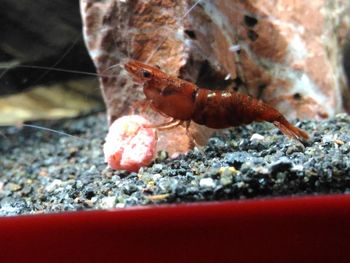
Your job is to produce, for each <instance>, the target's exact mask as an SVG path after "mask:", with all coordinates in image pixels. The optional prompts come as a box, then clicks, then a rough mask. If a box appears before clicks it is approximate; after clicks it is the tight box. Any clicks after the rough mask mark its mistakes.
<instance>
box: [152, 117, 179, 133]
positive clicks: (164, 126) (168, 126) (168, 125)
mask: <svg viewBox="0 0 350 263" xmlns="http://www.w3.org/2000/svg"><path fill="white" fill-rule="evenodd" d="M182 123H183V121H182V120H176V119H172V120H171V121H169V122H165V123H161V124H155V125H151V126H150V128H154V129H158V130H160V131H162V130H163V131H164V130H169V129H172V128H175V127H177V126H179V125H181V124H182Z"/></svg>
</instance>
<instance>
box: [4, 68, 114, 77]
mask: <svg viewBox="0 0 350 263" xmlns="http://www.w3.org/2000/svg"><path fill="white" fill-rule="evenodd" d="M16 67H17V68H32V69H44V70H51V71H59V72H67V73H73V74H80V75H88V76H94V77H109V76H108V75H101V74H97V73H93V72H86V71H80V70H70V69H61V68H51V67H44V66H30V65H14V66H12V68H16ZM0 69H5V70H4V71H3V72H2V73H1V75H0V78H1V77H3V76H4V75H5V73H6V72H7V71H8V70H10V69H11V67H10V68H9V67H7V66H6V67H5V66H1V65H0Z"/></svg>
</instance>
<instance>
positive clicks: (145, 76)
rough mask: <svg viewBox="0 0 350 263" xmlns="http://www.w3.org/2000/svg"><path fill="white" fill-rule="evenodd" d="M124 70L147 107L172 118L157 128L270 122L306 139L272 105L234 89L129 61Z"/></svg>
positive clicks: (290, 133) (292, 135) (226, 126)
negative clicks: (221, 88) (138, 86)
mask: <svg viewBox="0 0 350 263" xmlns="http://www.w3.org/2000/svg"><path fill="white" fill-rule="evenodd" d="M124 67H125V69H126V70H127V71H128V72H129V74H130V75H131V76H132V78H133V80H134V81H135V82H137V83H139V84H142V85H143V92H144V94H145V96H146V99H147V101H148V102H149V103H150V106H151V107H152V108H153V109H154V110H156V111H157V112H159V113H161V114H163V115H166V116H169V117H172V118H173V120H172V121H171V122H169V123H164V124H162V125H159V126H157V128H164V129H166V128H171V127H175V126H177V125H181V124H185V125H186V127H187V128H188V127H189V124H190V122H191V121H193V122H195V123H197V124H200V125H205V126H207V127H210V128H214V129H224V128H229V127H232V126H238V125H241V124H249V123H252V122H254V121H256V122H262V121H267V122H271V123H273V124H274V125H275V126H276V127H277V128H279V129H280V131H281V132H282V133H283V134H285V135H287V136H288V137H290V138H294V139H298V140H307V139H308V138H309V136H308V134H307V133H306V132H305V131H303V130H301V129H299V128H297V127H295V126H294V125H292V124H291V123H289V122H288V121H287V119H286V118H285V117H284V116H283V115H282V114H281V113H280V112H279V111H278V110H276V109H275V108H273V107H272V106H269V105H268V104H266V103H264V102H262V101H260V100H257V99H255V98H253V97H250V96H248V95H244V94H241V93H238V92H235V91H212V90H209V89H200V88H198V87H197V86H196V85H195V84H193V83H191V82H188V81H185V80H182V79H179V78H177V77H173V76H169V75H168V74H166V73H164V72H162V71H161V70H159V69H158V68H155V67H152V66H149V65H146V64H143V63H141V62H139V61H135V60H130V61H128V62H126V63H125V65H124Z"/></svg>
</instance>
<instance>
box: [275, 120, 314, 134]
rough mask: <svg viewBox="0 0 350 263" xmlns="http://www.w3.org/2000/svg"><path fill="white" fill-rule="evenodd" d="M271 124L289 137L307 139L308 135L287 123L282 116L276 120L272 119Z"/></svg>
mask: <svg viewBox="0 0 350 263" xmlns="http://www.w3.org/2000/svg"><path fill="white" fill-rule="evenodd" d="M273 124H274V125H275V126H276V127H277V128H278V129H279V130H280V131H281V132H282V133H283V134H285V135H286V136H288V137H289V138H293V139H297V140H308V139H309V135H308V134H307V133H306V132H305V131H303V130H301V129H299V128H297V127H295V126H294V125H292V124H291V123H289V122H288V121H287V120H286V119H285V118H284V117H282V118H279V120H278V121H274V122H273Z"/></svg>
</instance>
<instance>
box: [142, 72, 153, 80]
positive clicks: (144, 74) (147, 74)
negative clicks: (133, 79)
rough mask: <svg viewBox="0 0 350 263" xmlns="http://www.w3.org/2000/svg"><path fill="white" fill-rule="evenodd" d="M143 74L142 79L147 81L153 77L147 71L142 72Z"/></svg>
mask: <svg viewBox="0 0 350 263" xmlns="http://www.w3.org/2000/svg"><path fill="white" fill-rule="evenodd" d="M141 74H142V77H144V78H146V79H148V78H150V77H151V76H152V73H151V72H149V71H147V70H142V72H141Z"/></svg>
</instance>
